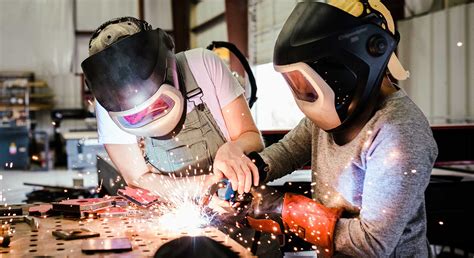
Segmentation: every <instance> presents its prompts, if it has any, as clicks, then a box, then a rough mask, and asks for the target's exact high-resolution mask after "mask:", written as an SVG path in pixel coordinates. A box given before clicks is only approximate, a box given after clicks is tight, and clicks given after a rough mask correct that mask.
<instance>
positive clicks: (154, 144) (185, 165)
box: [145, 52, 226, 177]
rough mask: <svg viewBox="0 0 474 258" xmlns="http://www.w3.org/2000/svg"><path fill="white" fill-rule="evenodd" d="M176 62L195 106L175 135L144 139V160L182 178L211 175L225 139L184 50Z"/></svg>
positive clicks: (164, 172)
mask: <svg viewBox="0 0 474 258" xmlns="http://www.w3.org/2000/svg"><path fill="white" fill-rule="evenodd" d="M176 61H177V64H178V67H179V70H180V72H181V74H182V76H183V81H184V84H185V87H186V101H191V102H192V103H193V104H194V109H193V110H192V111H191V112H189V113H188V114H187V115H186V118H185V121H184V123H183V129H181V131H180V132H179V133H178V134H177V135H176V136H174V137H173V138H171V139H167V140H161V139H160V140H158V139H154V138H151V137H147V138H145V154H146V157H145V160H146V161H147V162H148V163H149V164H151V165H152V166H153V167H155V168H156V169H157V170H158V171H159V172H161V173H162V174H165V175H166V174H168V175H171V174H174V176H178V177H182V176H194V175H203V174H209V173H210V172H212V164H213V161H214V157H215V156H216V152H217V150H218V149H219V147H220V146H221V145H223V144H224V143H225V142H226V140H225V138H224V136H223V134H222V132H221V130H220V129H219V126H218V125H217V123H216V121H215V120H214V117H213V116H212V114H211V112H210V110H209V108H208V107H207V105H206V104H205V103H204V102H203V101H202V95H203V93H202V91H201V88H200V87H199V86H198V84H197V82H196V80H195V79H194V76H193V74H192V72H191V70H190V69H189V66H188V63H187V60H186V56H185V55H184V53H183V52H181V53H178V54H176ZM186 104H187V103H185V105H186Z"/></svg>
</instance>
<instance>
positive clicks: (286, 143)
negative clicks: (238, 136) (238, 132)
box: [260, 118, 315, 182]
mask: <svg viewBox="0 0 474 258" xmlns="http://www.w3.org/2000/svg"><path fill="white" fill-rule="evenodd" d="M312 130H313V122H311V120H309V119H308V118H303V119H302V120H301V121H300V123H299V124H298V125H297V126H296V127H295V128H294V129H293V130H291V131H290V132H288V133H287V134H286V135H285V137H283V139H281V140H280V141H279V142H277V143H275V144H272V145H271V146H270V147H268V148H265V150H263V152H261V153H260V156H262V159H263V160H264V161H265V163H267V164H268V166H269V172H268V175H267V178H266V180H265V182H270V181H273V180H275V179H277V178H280V177H282V176H285V175H287V174H289V173H291V172H293V171H295V170H296V169H299V168H301V167H303V166H304V165H305V164H307V163H308V162H309V161H310V160H311V144H312V137H315V136H314V135H312Z"/></svg>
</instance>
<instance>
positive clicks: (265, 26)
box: [248, 0, 303, 130]
mask: <svg viewBox="0 0 474 258" xmlns="http://www.w3.org/2000/svg"><path fill="white" fill-rule="evenodd" d="M298 2H299V1H297V0H276V1H273V0H249V6H248V8H249V9H248V10H249V11H248V13H249V58H250V61H251V63H253V65H254V74H255V77H256V80H257V85H258V91H257V97H258V101H257V102H256V103H255V105H254V107H253V108H252V112H253V113H252V114H253V116H254V119H255V122H256V124H257V127H258V128H259V129H260V130H280V129H285V130H286V129H291V128H293V127H295V126H296V125H297V124H298V122H299V121H300V120H301V118H303V113H301V111H300V110H299V109H298V107H297V106H296V104H295V102H294V100H293V97H292V95H291V91H290V89H289V87H288V85H287V83H286V81H285V80H284V79H283V77H282V76H281V74H279V73H277V72H275V70H274V69H273V64H272V58H273V47H274V45H275V41H276V38H277V37H278V33H279V32H280V30H281V28H282V27H283V24H284V23H285V21H286V18H287V17H288V16H289V15H290V13H291V11H292V10H293V8H294V7H295V6H296V4H297V3H298Z"/></svg>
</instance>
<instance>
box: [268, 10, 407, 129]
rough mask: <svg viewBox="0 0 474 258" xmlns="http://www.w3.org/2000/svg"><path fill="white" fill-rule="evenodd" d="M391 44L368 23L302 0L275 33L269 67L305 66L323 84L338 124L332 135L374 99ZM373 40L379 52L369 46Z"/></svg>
mask: <svg viewBox="0 0 474 258" xmlns="http://www.w3.org/2000/svg"><path fill="white" fill-rule="evenodd" d="M397 40H398V39H397V38H395V37H394V36H393V35H392V34H391V33H389V32H387V31H385V30H384V29H383V28H381V27H380V26H378V25H376V24H374V22H372V20H369V19H362V18H357V17H354V16H352V15H350V14H348V13H346V12H344V11H342V10H340V9H338V8H336V7H333V6H331V5H328V4H325V3H319V2H311V1H306V2H301V3H298V4H297V5H296V7H295V9H294V10H293V12H292V13H291V14H290V16H289V17H288V19H287V21H286V22H285V24H284V26H283V28H282V30H281V32H280V34H279V35H278V38H277V41H276V44H275V49H274V56H273V63H274V66H275V67H283V66H288V65H292V64H296V63H300V62H303V63H306V64H307V65H309V66H310V67H311V68H312V69H313V70H314V71H315V72H317V73H318V74H319V75H320V76H321V77H322V78H323V79H324V80H325V81H326V83H327V84H328V85H329V86H330V87H331V89H332V90H333V92H334V95H335V99H334V107H335V109H336V111H337V115H338V116H339V120H340V121H341V124H340V125H339V126H338V127H337V128H333V130H331V131H337V130H340V129H343V128H345V127H346V126H347V125H348V124H349V123H350V121H351V120H352V119H353V118H354V117H356V115H357V114H360V113H361V112H363V111H364V109H365V107H366V104H367V103H368V102H369V100H370V99H373V98H374V97H376V96H377V94H378V92H379V87H380V84H381V81H382V77H383V75H384V72H385V70H386V67H387V64H388V61H389V58H390V56H391V54H392V53H393V51H394V49H395V47H396V45H397ZM374 42H375V43H377V44H378V43H381V44H379V45H376V46H375V47H380V46H382V45H383V48H381V49H377V48H374V46H373V43H374ZM371 44H372V45H371ZM374 49H375V50H376V51H374ZM378 50H380V51H378ZM338 97H339V98H338Z"/></svg>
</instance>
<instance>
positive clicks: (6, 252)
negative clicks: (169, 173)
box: [0, 217, 254, 257]
mask: <svg viewBox="0 0 474 258" xmlns="http://www.w3.org/2000/svg"><path fill="white" fill-rule="evenodd" d="M39 222H40V226H39V229H38V230H32V229H31V228H30V226H29V225H28V224H26V223H17V224H14V225H12V226H11V227H12V229H13V230H14V234H13V237H12V238H11V243H10V246H9V247H8V248H4V247H0V256H1V257H33V256H54V257H86V256H87V257H144V256H153V255H154V254H155V252H156V250H157V249H158V248H159V247H160V246H161V245H163V244H164V243H166V242H169V241H171V240H173V239H175V238H178V237H181V236H186V235H190V233H186V232H165V231H163V230H160V228H158V226H157V225H156V223H154V221H153V218H133V217H122V218H98V219H69V218H63V217H49V218H40V219H39ZM75 228H86V229H89V230H91V231H94V232H98V233H100V237H101V238H116V237H127V238H129V239H130V241H131V243H132V247H133V250H132V251H128V252H122V253H114V252H101V253H95V254H92V255H87V254H85V253H83V252H82V250H81V244H82V241H84V240H81V239H76V240H68V241H66V240H61V239H58V238H56V237H55V236H53V235H52V232H53V231H55V230H58V229H63V230H64V229H75ZM193 235H202V236H207V237H209V238H211V239H213V240H216V241H217V242H219V243H221V244H223V245H225V246H227V247H228V248H230V249H232V250H233V251H235V252H236V253H238V254H239V255H240V256H241V257H254V256H253V255H252V253H251V252H250V251H249V250H248V249H246V248H245V247H243V246H242V245H240V244H239V243H237V242H236V241H235V240H233V239H232V238H230V237H229V236H228V235H225V234H224V233H222V232H221V231H219V230H218V229H217V228H213V227H209V228H204V229H200V230H199V232H198V233H196V234H194V233H193Z"/></svg>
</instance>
